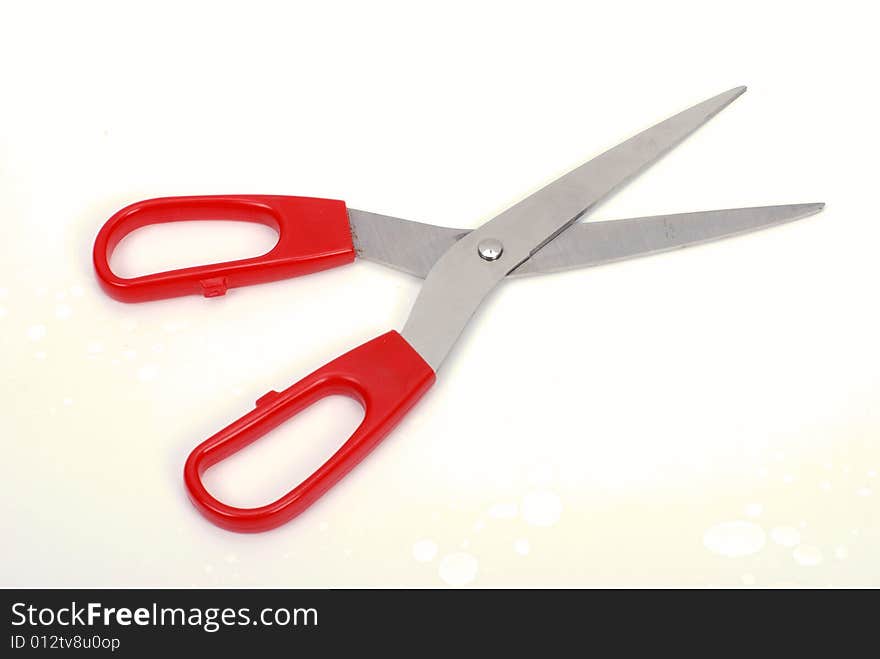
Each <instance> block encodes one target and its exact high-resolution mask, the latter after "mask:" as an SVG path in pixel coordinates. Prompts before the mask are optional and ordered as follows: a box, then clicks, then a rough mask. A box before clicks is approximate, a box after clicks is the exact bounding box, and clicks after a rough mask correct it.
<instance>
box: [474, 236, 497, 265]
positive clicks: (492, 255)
mask: <svg viewBox="0 0 880 659" xmlns="http://www.w3.org/2000/svg"><path fill="white" fill-rule="evenodd" d="M503 251H504V245H502V244H501V241H500V240H496V239H495V238H483V239H482V240H481V241H480V242H479V243H477V252H478V253H479V254H480V258H482V259H484V260H486V261H496V260H497V259H498V258H499V257H500V256H501V253H502V252H503Z"/></svg>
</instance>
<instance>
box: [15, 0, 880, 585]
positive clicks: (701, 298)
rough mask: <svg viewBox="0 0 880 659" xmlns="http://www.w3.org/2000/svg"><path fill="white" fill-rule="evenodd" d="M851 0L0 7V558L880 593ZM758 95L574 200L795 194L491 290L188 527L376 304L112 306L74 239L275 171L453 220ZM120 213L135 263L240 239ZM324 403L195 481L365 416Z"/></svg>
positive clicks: (248, 242) (43, 575)
mask: <svg viewBox="0 0 880 659" xmlns="http://www.w3.org/2000/svg"><path fill="white" fill-rule="evenodd" d="M876 25H877V17H876V12H875V9H874V8H873V7H872V5H871V4H870V3H859V2H836V3H830V4H829V3H807V2H784V3H768V2H766V1H765V2H746V1H744V2H738V3H728V4H717V3H705V2H680V1H667V2H661V3H653V2H614V3H555V2H546V1H544V2H535V3H515V2H495V3H482V2H466V3H456V2H443V3H436V4H433V5H432V4H423V3H408V2H401V3H355V2H350V3H340V2H321V3H317V2H315V3H277V4H275V3H262V2H241V3H219V2H206V3H187V2H151V3H139V4H135V3H119V2H77V3H63V2H57V3H47V2H4V3H2V5H0V73H2V76H0V222H2V224H0V226H2V231H3V233H2V236H3V238H2V242H0V250H2V258H0V275H2V276H0V287H2V288H0V296H2V297H0V364H2V368H3V377H2V380H0V400H2V409H3V414H2V424H3V425H2V427H0V433H2V435H0V436H2V440H0V441H2V451H3V456H2V460H0V464H2V467H0V470H2V473H0V488H2V492H0V494H2V499H3V501H4V504H3V506H4V508H3V513H2V517H0V533H2V537H3V542H2V549H0V552H2V554H0V558H2V561H0V566H2V567H0V585H7V586H8V585H30V586H33V585H40V586H51V585H160V586H172V585H190V584H196V585H217V584H220V585H293V586H295V585H303V586H306V585H310V586H340V585H370V586H382V585H424V586H444V585H451V586H459V585H470V586H495V585H697V586H699V585H719V586H740V585H746V586H750V585H756V586H772V585H780V584H782V585H796V584H801V585H828V584H834V585H868V584H872V585H880V566H878V561H877V556H878V554H880V519H878V514H877V501H878V496H880V481H878V479H877V470H878V469H880V412H878V403H880V393H878V384H880V379H878V370H880V369H878V367H880V355H878V348H877V345H878V342H877V337H878V335H880V312H878V304H877V290H876V289H877V282H878V275H880V265H878V259H877V247H878V244H880V222H878V220H880V218H878V217H877V211H876V191H877V162H876V154H877V153H878V147H880V144H878V136H877V135H878V134H877V128H876V126H877V118H878V116H880V103H878V96H877V91H876V89H877V85H876V63H877V61H878V46H877V39H876V34H875V33H876V29H875V28H876ZM740 84H746V85H749V91H748V93H746V94H745V95H744V96H743V97H741V98H740V99H739V100H737V101H736V102H735V103H734V104H733V105H732V106H731V107H730V108H728V109H727V110H725V111H724V112H722V114H721V115H719V116H718V117H717V118H716V119H714V120H713V121H712V122H711V123H710V124H709V125H707V126H706V127H705V128H704V129H702V130H701V131H700V132H699V133H698V134H697V135H695V136H694V137H693V138H692V139H690V140H688V141H687V142H686V143H685V144H684V145H682V146H681V147H679V148H678V149H676V151H675V152H674V153H673V154H671V155H670V156H669V157H667V158H666V159H665V160H664V161H663V162H662V163H660V164H659V165H657V166H656V167H655V168H653V169H652V170H651V171H649V172H648V173H647V174H645V175H644V176H642V177H641V178H640V179H639V180H638V181H636V182H635V183H633V184H632V185H630V186H629V187H628V188H627V189H625V190H624V191H623V192H622V193H621V194H619V195H618V196H616V197H615V198H614V199H613V201H609V202H608V203H606V204H604V205H603V206H602V207H601V208H600V209H599V210H598V211H597V212H596V213H595V214H594V215H593V216H591V217H592V218H595V219H615V218H623V217H631V216H639V215H650V214H657V213H664V212H679V211H692V210H702V209H712V208H730V207H738V206H750V205H764V204H775V203H796V202H813V201H824V202H827V204H828V206H827V209H826V210H825V211H824V212H823V213H821V214H820V215H817V216H815V217H812V218H809V219H806V220H803V221H800V222H796V223H794V224H791V225H787V226H784V227H781V228H778V229H773V230H770V231H766V232H761V233H757V234H753V235H750V236H745V237H741V238H737V239H733V240H729V241H726V242H722V243H718V244H714V245H709V246H703V247H699V248H695V249H693V250H688V251H685V252H678V253H673V254H667V255H661V256H657V257H652V258H646V259H642V260H636V261H631V262H628V263H623V264H617V265H612V266H607V267H602V268H596V269H592V270H583V271H577V272H570V273H566V274H560V275H554V276H547V277H539V278H533V279H530V280H526V281H519V282H513V283H510V284H508V285H505V286H503V287H501V289H499V290H498V292H497V293H496V294H494V295H493V296H492V297H491V298H490V299H489V300H488V302H487V303H486V304H485V305H484V307H483V308H482V310H481V312H480V313H479V314H478V316H477V318H476V319H475V321H474V322H473V323H472V325H471V327H470V328H469V329H468V331H467V332H466V333H465V334H464V336H463V337H462V339H461V341H460V343H459V345H458V347H457V349H456V350H455V351H454V352H453V354H452V357H451V359H450V360H449V361H448V362H447V365H446V366H445V367H444V368H443V370H442V371H441V373H440V377H439V378H438V381H437V384H436V385H435V387H434V388H433V389H432V390H431V392H430V393H429V394H428V395H427V396H426V397H425V398H424V399H423V401H422V402H421V403H420V405H419V406H418V407H417V409H416V410H414V411H413V412H412V413H411V415H410V416H409V417H408V418H407V419H406V420H405V421H404V422H403V423H402V424H401V425H400V426H399V427H398V429H397V430H396V431H395V432H394V433H393V434H392V435H391V436H390V437H389V438H388V439H387V440H386V441H385V442H384V443H383V444H382V446H381V447H380V448H379V449H378V450H377V451H376V452H375V453H373V454H372V455H371V456H370V457H369V458H368V459H367V460H366V461H365V462H364V463H363V464H362V465H361V466H360V467H359V468H358V469H357V470H356V471H355V472H354V473H352V474H351V475H350V476H349V477H348V478H346V479H345V480H344V481H343V482H342V483H341V484H340V485H338V486H337V487H336V488H335V489H334V491H333V492H332V493H331V494H329V495H328V496H326V497H325V498H324V499H322V500H321V501H320V502H319V503H318V504H317V505H315V506H314V507H313V508H312V509H310V510H309V511H308V512H307V513H306V514H304V515H302V516H301V517H300V518H298V519H297V520H295V521H294V522H293V523H291V524H288V525H287V526H285V527H283V528H281V529H279V530H276V531H273V532H270V533H265V534H260V535H253V536H242V535H236V534H231V533H228V532H225V531H222V530H220V529H217V528H215V527H213V526H212V525H210V524H208V523H207V522H206V521H205V520H203V519H202V518H201V517H200V516H199V515H198V514H197V513H196V512H195V510H194V509H193V508H192V506H191V505H190V504H189V502H188V501H187V498H186V495H185V492H184V489H183V486H182V479H181V470H182V465H183V462H184V460H185V458H186V455H187V454H188V452H189V451H190V449H191V448H192V447H193V446H194V445H195V444H196V443H197V442H199V441H201V440H202V439H204V438H206V437H207V436H209V435H210V434H212V433H213V432H215V431H216V430H218V429H219V428H221V427H223V426H224V425H225V424H227V423H228V422H229V421H231V420H232V419H234V418H237V417H238V416H240V415H242V414H244V413H245V412H247V411H248V410H250V409H251V407H252V404H253V401H254V400H256V398H258V397H259V396H260V395H262V394H263V393H265V392H266V391H268V390H269V389H272V388H275V389H280V388H283V387H286V386H288V385H289V384H290V383H292V382H293V381H295V380H296V379H298V378H299V377H300V376H302V375H305V374H306V373H308V372H310V371H311V370H313V369H314V368H316V367H318V366H320V365H321V364H322V363H324V362H326V361H327V360H329V359H331V358H333V357H335V356H336V355H338V354H339V353H341V352H342V351H344V350H346V349H348V348H350V347H352V346H354V345H357V344H359V343H361V342H363V341H364V340H367V339H369V338H372V337H373V336H375V335H377V334H379V333H380V332H383V331H385V330H387V329H390V328H398V329H399V328H400V327H401V326H402V324H403V322H404V320H405V318H406V314H407V312H408V310H409V307H410V305H411V304H412V301H413V299H414V297H415V295H416V293H417V291H418V286H419V282H418V281H417V280H415V279H413V278H410V277H408V276H406V275H402V274H399V273H396V272H394V271H391V270H387V269H385V268H382V267H380V266H377V265H372V264H369V263H365V262H359V263H356V264H355V265H352V266H347V267H345V268H340V269H338V270H335V271H329V272H326V273H322V274H318V275H313V276H309V277H305V278H302V279H299V280H296V281H293V280H291V281H283V282H278V283H274V284H268V285H263V286H257V287H253V288H243V289H236V290H233V291H231V292H230V293H229V294H228V295H227V296H226V297H224V298H219V299H210V300H206V299H203V298H198V297H187V298H180V299H177V300H171V301H162V302H155V303H149V304H141V305H124V304H121V303H118V302H114V301H113V300H110V299H108V298H107V297H105V296H104V295H102V293H101V291H100V290H99V288H98V286H97V285H96V283H95V279H94V276H93V274H92V270H91V262H90V259H91V252H90V250H91V243H92V240H93V239H94V235H95V233H96V232H97V230H98V228H99V227H100V225H101V224H102V223H103V222H104V220H105V219H106V218H107V217H109V216H110V215H111V214H112V213H113V212H115V211H116V210H118V209H119V208H121V207H122V206H124V205H126V204H128V203H130V202H133V201H137V200H139V199H142V198H147V197H153V196H165V195H176V194H213V193H218V194H219V193H271V194H294V195H308V196H318V197H330V198H339V199H344V200H346V201H347V202H348V204H349V205H350V206H352V207H354V208H362V209H366V210H371V211H375V212H379V213H387V214H391V215H396V216H400V217H406V218H410V219H415V220H421V221H425V222H432V223H436V224H444V225H451V226H461V227H475V226H477V225H479V224H480V223H481V222H483V221H485V220H487V219H489V218H490V217H492V216H493V215H494V214H495V213H496V212H498V211H500V210H502V209H503V208H505V207H506V206H507V205H509V204H511V203H513V202H515V201H517V200H518V199H520V198H521V197H522V196H524V195H526V194H527V193H529V192H530V191H532V190H534V189H536V188H538V187H540V186H541V185H542V184H544V183H546V182H548V181H550V180H552V179H553V178H554V177H555V176H557V175H559V174H561V173H563V172H565V171H566V170H568V169H569V168H571V167H573V166H575V165H577V164H579V163H580V162H582V161H583V160H585V159H587V158H589V157H592V156H593V155H596V154H597V153H599V152H601V151H602V150H604V149H605V148H607V147H610V146H613V145H614V144H616V143H617V142H619V141H621V140H623V139H625V138H627V137H629V136H631V135H632V134H634V133H635V132H637V131H638V130H641V129H643V128H645V127H647V126H649V125H651V124H653V123H655V122H656V121H659V120H661V119H663V118H665V117H667V116H669V115H670V114H673V113H675V112H677V111H679V110H681V109H683V108H685V107H687V106H689V105H691V104H693V103H696V102H699V101H701V100H703V99H704V98H708V97H709V96H712V95H714V94H716V93H718V92H721V91H723V90H725V89H728V88H730V87H734V86H736V85H740ZM271 244H272V236H271V232H268V233H267V231H264V230H262V229H260V228H259V227H251V226H243V227H238V226H225V225H220V224H217V223H207V224H202V225H200V226H196V227H192V226H187V225H177V226H170V227H169V226H166V227H162V228H158V229H156V230H149V229H148V230H143V231H142V232H141V233H139V234H138V235H136V236H134V237H132V238H131V239H130V240H127V241H126V242H125V243H123V245H122V246H121V247H120V250H119V252H118V253H117V255H116V257H115V258H114V261H113V264H114V266H115V267H117V268H118V270H119V271H120V272H122V273H123V274H125V273H127V274H132V273H136V272H141V273H143V272H148V271H150V270H151V269H158V268H163V267H168V266H175V267H176V266H181V265H187V264H196V263H199V262H208V261H213V260H218V259H226V258H233V257H239V256H246V255H252V254H256V253H259V252H260V251H261V250H264V249H266V248H268V246H269V245H271ZM359 414H360V412H359V407H358V406H357V405H356V404H355V403H353V402H351V401H347V400H345V399H342V400H330V401H325V402H324V403H322V404H321V405H319V406H318V408H317V409H314V410H311V411H310V412H309V413H308V414H306V415H304V417H303V418H301V419H299V420H298V421H296V422H294V423H292V424H290V425H288V426H286V427H285V428H284V429H283V430H280V431H278V432H276V433H274V434H273V436H271V437H269V438H267V439H266V440H265V441H263V442H261V443H258V444H256V445H254V446H253V447H252V448H251V449H249V450H247V451H245V452H243V453H241V454H239V456H237V457H235V458H233V459H230V460H229V461H227V462H226V463H224V464H222V465H221V466H218V467H217V468H215V469H213V470H212V471H211V472H210V473H209V474H208V484H209V486H210V488H211V489H212V491H213V492H215V493H217V494H218V495H219V496H221V497H223V498H224V499H225V500H227V501H229V502H230V503H237V504H243V505H253V504H256V503H261V502H265V501H268V500H270V499H272V498H274V497H275V496H277V495H279V494H281V493H282V492H284V491H286V489H288V488H289V487H290V486H291V485H292V484H294V483H295V482H296V481H297V479H298V478H301V477H302V476H304V475H305V474H306V473H308V472H309V471H311V469H313V468H314V467H315V466H317V464H318V462H319V460H320V459H321V458H322V457H323V456H326V455H328V454H329V452H330V451H332V450H333V448H334V446H337V445H338V444H339V443H341V441H342V439H343V438H344V437H345V436H347V433H348V432H350V431H351V430H352V429H353V428H354V426H355V425H356V424H357V423H358V420H359V418H360V417H359Z"/></svg>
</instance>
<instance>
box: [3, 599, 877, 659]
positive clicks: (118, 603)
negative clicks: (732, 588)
mask: <svg viewBox="0 0 880 659" xmlns="http://www.w3.org/2000/svg"><path fill="white" fill-rule="evenodd" d="M2 592H3V600H4V610H5V614H4V615H5V617H6V621H7V623H6V630H7V637H6V638H5V639H3V642H2V646H4V647H3V650H2V651H0V656H7V657H18V656H21V657H25V656H34V655H36V654H41V655H42V654H44V653H46V652H52V653H53V655H54V656H60V655H63V654H64V653H66V652H77V653H82V652H86V651H87V652H89V653H90V654H91V655H92V656H97V655H101V654H104V655H108V656H111V655H112V656H156V653H158V652H178V651H180V652H184V651H198V652H202V651H222V652H223V653H224V655H223V656H227V653H230V652H247V651H252V650H268V649H279V650H285V651H287V652H294V651H296V652H300V651H317V652H321V653H322V655H323V656H335V652H337V651H338V652H340V653H341V652H342V651H351V650H352V649H354V648H360V649H363V650H365V649H372V650H388V649H391V648H400V649H407V648H408V649H409V650H410V652H409V653H408V654H412V655H419V654H433V653H434V652H435V651H436V650H438V649H440V648H447V649H450V650H453V651H456V650H457V653H461V654H463V655H465V656H467V655H469V654H470V652H468V650H471V651H472V650H473V649H474V646H473V645H472V643H473V642H474V641H475V640H480V641H482V642H484V643H485V642H489V643H491V644H492V646H493V647H494V648H495V649H499V648H501V647H504V646H508V647H514V648H516V649H517V650H520V651H521V650H523V649H524V648H525V647H526V646H529V645H531V646H532V647H534V648H545V649H546V648H547V647H549V646H559V644H561V643H566V644H568V647H570V648H572V649H575V648H580V649H582V650H587V649H589V648H593V649H597V648H598V647H606V648H607V647H608V646H607V644H608V643H613V644H614V647H615V648H616V649H617V650H626V649H634V648H636V647H639V646H642V645H644V644H647V645H649V646H650V645H653V644H659V645H660V646H665V647H673V646H674V647H680V646H681V645H682V644H683V643H686V642H687V639H689V638H690V639H691V640H692V641H693V640H694V639H695V638H697V637H699V638H707V637H708V635H710V634H717V635H718V638H724V639H725V641H724V644H725V645H727V644H729V643H734V644H735V643H736V637H737V635H742V634H743V633H746V636H747V637H750V638H754V637H755V635H756V634H760V635H761V637H762V638H763V639H764V641H763V642H766V637H765V636H764V634H765V633H766V632H767V631H770V632H771V633H772V632H773V631H775V632H777V633H778V632H786V631H787V630H790V631H791V633H793V634H797V635H798V637H799V638H800V639H801V640H803V639H804V638H807V637H808V636H809V635H810V634H811V633H815V632H816V631H819V630H820V629H826V630H827V629H829V612H828V611H826V612H825V613H823V614H822V625H823V626H822V627H819V626H818V625H817V626H811V625H810V624H809V619H810V618H811V617H812V616H817V614H818V612H819V611H820V608H819V607H818V605H817V604H816V603H812V602H810V600H811V599H812V597H810V596H808V597H806V598H805V597H803V596H802V593H803V591H800V592H798V593H791V592H779V593H775V594H770V595H769V596H768V595H767V594H764V595H761V594H760V593H757V592H755V591H752V592H738V593H731V592H727V593H718V592H709V591H702V592H697V593H693V592H691V593H688V592H685V591H675V592H669V591H653V592H640V591H574V590H555V591H546V590H491V591H489V590H474V591H435V590H258V589H242V590H177V589H174V590H161V589H155V590H130V589H121V590H88V589H82V590H79V589H77V590H74V589H58V590H54V589H53V590H4V591H2ZM798 601H800V606H799V605H798ZM804 604H806V605H807V606H804ZM781 607H783V608H784V610H785V611H786V615H785V616H784V617H779V616H778V615H776V614H777V613H778V612H779V611H780V610H782V608H781ZM810 611H812V613H811V612H810ZM804 612H806V613H804ZM863 613H867V609H863ZM802 614H803V615H802ZM792 616H794V617H792ZM863 617H864V616H863ZM817 620H818V617H817ZM792 623H794V624H792ZM850 623H851V626H850V630H851V632H852V631H853V630H858V629H859V627H860V625H859V624H858V616H856V617H851V618H850ZM866 623H867V620H866ZM868 628H869V627H868V626H867V625H866V626H865V627H864V628H863V629H868ZM746 630H748V631H747V632H746ZM734 632H735V633H734ZM695 634H696V635H697V636H695ZM850 638H852V634H850ZM741 640H745V637H743V638H742V639H741ZM559 647H561V646H559ZM706 650H707V652H709V654H713V652H712V651H711V650H710V648H709V647H707V648H706ZM328 652H330V653H331V654H330V655H327V654H326V653H328ZM578 654H581V652H579V653H578ZM606 654H608V653H606V652H602V653H601V655H602V656H605V655H606ZM611 654H612V655H616V654H617V653H616V652H615V653H611Z"/></svg>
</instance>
